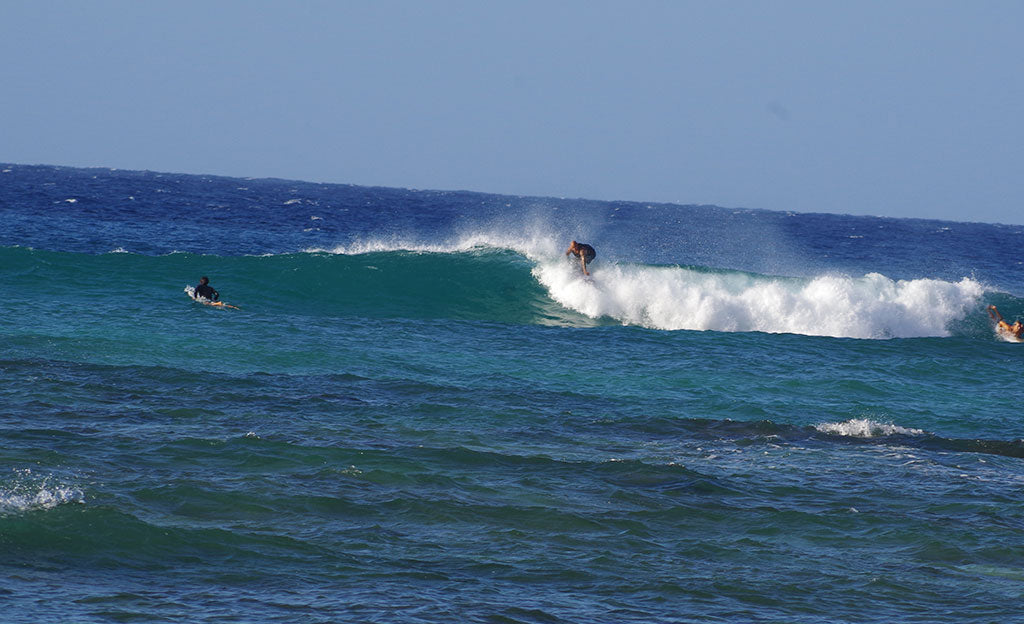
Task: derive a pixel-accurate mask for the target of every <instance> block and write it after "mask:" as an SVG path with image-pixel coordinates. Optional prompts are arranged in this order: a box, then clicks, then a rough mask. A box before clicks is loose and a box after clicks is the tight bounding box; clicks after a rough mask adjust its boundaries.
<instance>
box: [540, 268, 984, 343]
mask: <svg viewBox="0 0 1024 624" xmlns="http://www.w3.org/2000/svg"><path fill="white" fill-rule="evenodd" d="M592 274H593V276H594V279H593V281H585V280H582V279H580V277H579V273H578V272H577V271H576V270H575V267H573V266H569V265H568V264H567V263H564V262H560V261H558V262H552V261H548V262H545V263H540V264H538V265H537V266H536V267H535V268H534V276H535V277H536V278H537V279H538V280H539V281H540V282H541V284H543V285H544V287H545V288H547V290H548V292H549V294H550V296H551V297H552V298H553V299H554V300H555V301H557V302H559V303H560V304H562V305H564V306H565V307H567V308H570V309H572V310H576V311H578V312H581V313H583V314H585V315H587V316H590V317H594V318H598V317H611V318H614V319H616V320H618V321H620V322H622V323H623V324H627V325H640V326H643V327H650V328H653V329H664V330H679V329H687V330H715V331H728V332H747V331H760V332H767V333H793V334H804V335H810V336H833V337H847V338H909V337H924V336H948V335H949V329H948V327H949V325H950V323H952V322H953V321H956V320H959V319H962V318H964V317H965V316H966V315H967V314H968V313H969V312H970V311H971V310H972V309H974V308H975V307H976V306H977V303H978V300H979V299H980V297H981V296H982V294H983V292H984V288H983V287H982V285H981V284H980V283H978V282H976V281H974V280H971V279H968V278H964V279H962V280H961V281H959V282H956V283H953V282H946V281H941V280H933V279H916V280H906V281H904V280H899V281H896V280H892V279H890V278H888V277H886V276H884V275H880V274H878V273H870V274H868V275H865V276H864V277H860V278H853V277H848V276H842V275H823V276H820V277H816V278H812V279H797V278H777V277H767V276H757V275H752V274H748V273H741V272H709V271H698V270H695V269H688V268H682V267H652V266H639V265H604V266H602V265H600V264H598V265H596V266H595V267H594V268H593V271H592Z"/></svg>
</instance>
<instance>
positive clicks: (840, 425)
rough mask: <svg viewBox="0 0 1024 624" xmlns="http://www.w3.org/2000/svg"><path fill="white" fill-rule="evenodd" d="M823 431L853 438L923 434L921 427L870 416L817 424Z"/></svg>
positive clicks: (816, 426) (819, 429)
mask: <svg viewBox="0 0 1024 624" xmlns="http://www.w3.org/2000/svg"><path fill="white" fill-rule="evenodd" d="M814 428H815V429H817V430H818V431H820V432H822V433H831V434H833V435H841V436H849V437H851V438H878V437H885V436H891V435H923V434H924V431H922V430H920V429H908V428H906V427H900V426H898V425H893V424H886V423H880V422H876V421H874V420H871V419H869V418H854V419H851V420H847V421H844V422H837V423H824V424H820V425H815V426H814Z"/></svg>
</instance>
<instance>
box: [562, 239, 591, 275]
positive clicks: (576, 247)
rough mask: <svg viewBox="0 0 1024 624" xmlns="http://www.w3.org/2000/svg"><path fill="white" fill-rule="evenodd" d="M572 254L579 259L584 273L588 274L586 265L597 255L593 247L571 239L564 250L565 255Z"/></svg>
mask: <svg viewBox="0 0 1024 624" xmlns="http://www.w3.org/2000/svg"><path fill="white" fill-rule="evenodd" d="M569 254H572V255H574V256H576V257H577V258H579V259H580V268H581V269H583V274H584V275H590V271H587V265H588V264H589V263H591V262H593V261H594V258H595V257H596V256H597V252H596V251H594V248H593V247H591V246H590V245H588V244H586V243H577V242H576V241H573V242H572V244H570V245H569V249H568V250H567V251H566V252H565V255H566V257H568V256H569Z"/></svg>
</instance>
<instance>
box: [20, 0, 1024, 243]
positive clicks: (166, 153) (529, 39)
mask: <svg viewBox="0 0 1024 624" xmlns="http://www.w3.org/2000/svg"><path fill="white" fill-rule="evenodd" d="M1022 32H1024V2H1021V1H1019V0H1012V1H1001V0H985V1H983V2H963V1H958V2H950V1H945V0H927V1H915V0H887V1H873V0H858V1H857V2H840V1H839V0H835V1H829V0H813V1H810V0H809V1H787V0H774V1H770V2H769V1H764V2H752V1H740V0H734V1H724V0H722V1H712V0H708V1H701V2H696V1H689V0H678V1H655V0H632V1H621V2H607V1H601V0H588V1H575V0H564V1H558V0H546V1H535V0H516V1H503V2H498V1H493V2H488V1H484V0H472V1H469V0H467V1H445V0H436V1H425V0H421V1H414V0H407V1H388V0H374V1H354V0H353V1H344V0H330V1H313V0H310V1H302V2H297V1H295V2H285V1H283V0H282V1H280V2H268V1H261V0H245V1H239V0H203V1H195V0H175V1H174V2H169V1H163V0H153V1H146V2H139V1H135V0H132V1H127V0H116V1H115V0H90V1H88V2H84V1H68V0H38V1H28V0H26V1H18V0H0V58H2V59H3V60H2V62H0V162H7V163H19V164H50V165H67V166H76V167H111V168H118V169H135V170H152V171H164V172H176V173H201V174H215V175H228V176H239V177H275V178H285V179H295V180H306V181H313V182H337V183H348V184H359V185H371V186H391V187H402V188H419V189H440V190H473V191H484V192H491V193H501V194H513V195H535V196H551V197H574V198H575V197H582V198H590V199H601V200H633V201H641V202H676V203H680V204H714V205H719V206H725V207H736V208H761V209H768V210H785V211H794V212H829V213H845V214H868V215H881V216H892V217H921V218H936V219H947V220H954V221H983V222H999V223H1012V224H1024V209H1022V205H1021V197H1022V194H1024V120H1022V116H1024V71H1022V70H1021V63H1022V61H1024V37H1022V36H1021V33H1022Z"/></svg>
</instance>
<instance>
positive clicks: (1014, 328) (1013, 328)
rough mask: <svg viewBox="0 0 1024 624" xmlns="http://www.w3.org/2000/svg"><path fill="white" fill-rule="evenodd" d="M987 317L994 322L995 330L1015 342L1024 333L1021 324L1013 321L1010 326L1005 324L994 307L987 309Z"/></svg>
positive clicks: (1023, 326) (1023, 327)
mask: <svg viewBox="0 0 1024 624" xmlns="http://www.w3.org/2000/svg"><path fill="white" fill-rule="evenodd" d="M988 315H989V317H991V318H992V320H993V321H995V322H996V329H997V330H999V331H1002V332H1005V333H1007V334H1009V335H1010V336H1013V337H1014V338H1016V339H1017V340H1020V339H1021V334H1022V333H1024V324H1021V322H1020V321H1014V322H1013V324H1012V325H1011V324H1009V323H1007V322H1006V320H1005V319H1003V315H1002V314H1000V313H999V310H998V309H997V308H996V307H995V306H994V305H990V306H989V307H988Z"/></svg>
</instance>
